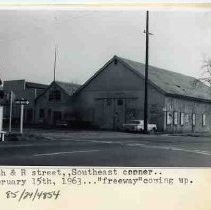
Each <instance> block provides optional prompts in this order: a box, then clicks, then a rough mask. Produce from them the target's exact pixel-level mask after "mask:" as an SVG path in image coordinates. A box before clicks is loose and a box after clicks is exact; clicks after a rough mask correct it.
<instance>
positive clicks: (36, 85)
mask: <svg viewBox="0 0 211 210" xmlns="http://www.w3.org/2000/svg"><path fill="white" fill-rule="evenodd" d="M25 85H26V87H27V88H36V89H46V88H48V85H44V84H40V83H35V82H26V83H25Z"/></svg>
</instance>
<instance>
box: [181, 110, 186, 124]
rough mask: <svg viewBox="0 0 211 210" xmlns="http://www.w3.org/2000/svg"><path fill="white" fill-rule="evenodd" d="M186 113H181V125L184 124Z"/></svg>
mask: <svg viewBox="0 0 211 210" xmlns="http://www.w3.org/2000/svg"><path fill="white" fill-rule="evenodd" d="M184 118H185V114H184V113H183V112H181V113H180V125H184Z"/></svg>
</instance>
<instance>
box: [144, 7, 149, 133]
mask: <svg viewBox="0 0 211 210" xmlns="http://www.w3.org/2000/svg"><path fill="white" fill-rule="evenodd" d="M144 33H146V55H145V56H146V57H145V91H144V133H145V134H146V133H147V132H148V129H147V127H148V126H147V125H148V56H149V11H147V12H146V31H144Z"/></svg>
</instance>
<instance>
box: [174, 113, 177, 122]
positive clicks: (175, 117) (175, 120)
mask: <svg viewBox="0 0 211 210" xmlns="http://www.w3.org/2000/svg"><path fill="white" fill-rule="evenodd" d="M177 124H178V112H174V125H177Z"/></svg>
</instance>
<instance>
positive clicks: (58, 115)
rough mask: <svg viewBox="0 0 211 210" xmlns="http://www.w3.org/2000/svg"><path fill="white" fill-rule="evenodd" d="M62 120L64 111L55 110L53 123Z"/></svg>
mask: <svg viewBox="0 0 211 210" xmlns="http://www.w3.org/2000/svg"><path fill="white" fill-rule="evenodd" d="M61 120H62V113H61V112H59V111H54V112H53V123H54V124H56V123H58V122H59V121H61Z"/></svg>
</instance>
